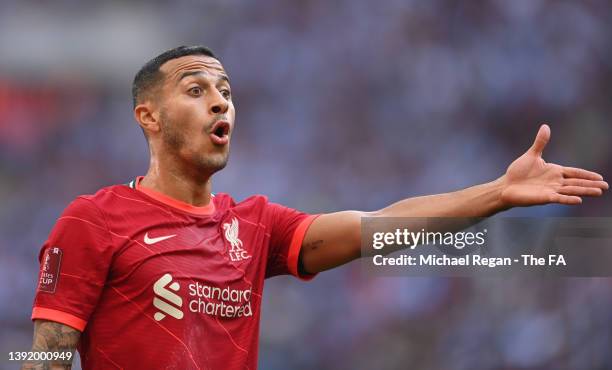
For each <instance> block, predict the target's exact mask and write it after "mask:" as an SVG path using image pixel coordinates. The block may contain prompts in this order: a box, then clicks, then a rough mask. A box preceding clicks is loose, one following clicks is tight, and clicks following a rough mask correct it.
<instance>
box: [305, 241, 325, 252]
mask: <svg viewBox="0 0 612 370" xmlns="http://www.w3.org/2000/svg"><path fill="white" fill-rule="evenodd" d="M321 246H323V240H322V239H320V240H315V241H314V242H310V243H306V245H304V248H307V249H310V250H315V249H317V248H319V247H321Z"/></svg>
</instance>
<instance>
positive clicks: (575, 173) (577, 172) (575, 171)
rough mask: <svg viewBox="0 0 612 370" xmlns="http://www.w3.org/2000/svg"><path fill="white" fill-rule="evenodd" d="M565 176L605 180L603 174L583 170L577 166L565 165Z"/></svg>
mask: <svg viewBox="0 0 612 370" xmlns="http://www.w3.org/2000/svg"><path fill="white" fill-rule="evenodd" d="M563 176H564V177H565V178H572V177H574V178H578V179H586V180H595V181H601V180H603V176H601V175H600V174H598V173H597V172H591V171H587V170H583V169H582V168H575V167H563Z"/></svg>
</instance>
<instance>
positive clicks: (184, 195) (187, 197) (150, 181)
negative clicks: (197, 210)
mask: <svg viewBox="0 0 612 370" xmlns="http://www.w3.org/2000/svg"><path fill="white" fill-rule="evenodd" d="M174 164H175V166H172V165H167V166H166V165H164V164H163V163H162V161H158V160H157V159H156V158H155V157H153V156H152V157H151V161H150V164H149V170H148V171H147V174H146V175H145V177H144V178H143V179H142V181H141V182H140V186H142V187H145V188H149V189H152V190H155V191H157V192H158V193H162V194H164V195H167V196H169V197H171V198H173V199H176V200H179V201H181V202H184V203H187V204H191V205H193V206H195V207H203V206H206V205H208V204H209V203H210V198H211V197H210V193H211V189H212V183H211V176H209V175H206V176H199V177H198V176H194V174H193V173H189V171H181V169H180V168H178V167H176V162H175V163H174Z"/></svg>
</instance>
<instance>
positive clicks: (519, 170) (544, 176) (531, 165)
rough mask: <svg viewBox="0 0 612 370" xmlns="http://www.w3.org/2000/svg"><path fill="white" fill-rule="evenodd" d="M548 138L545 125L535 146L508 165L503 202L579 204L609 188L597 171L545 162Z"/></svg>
mask: <svg viewBox="0 0 612 370" xmlns="http://www.w3.org/2000/svg"><path fill="white" fill-rule="evenodd" d="M549 139H550V128H549V127H548V126H547V125H543V126H542V127H540V131H539V132H538V135H537V136H536V140H535V142H534V144H533V146H532V147H531V148H530V149H529V150H528V151H527V152H526V153H525V154H523V155H522V156H520V157H519V158H518V159H517V160H515V161H514V162H512V164H511V165H510V167H508V170H507V171H506V175H505V176H504V180H505V187H504V190H503V192H502V201H503V202H504V203H506V204H507V205H509V206H530V205H537V204H546V203H561V204H580V203H581V202H582V198H580V197H581V196H599V195H601V194H602V192H603V190H604V189H607V188H608V184H607V183H606V182H605V181H603V178H602V177H601V175H599V174H597V173H594V172H590V171H586V170H583V169H579V168H572V167H563V166H559V165H557V164H552V163H546V162H545V161H544V159H542V151H543V150H544V147H545V146H546V144H547V143H548V140H549Z"/></svg>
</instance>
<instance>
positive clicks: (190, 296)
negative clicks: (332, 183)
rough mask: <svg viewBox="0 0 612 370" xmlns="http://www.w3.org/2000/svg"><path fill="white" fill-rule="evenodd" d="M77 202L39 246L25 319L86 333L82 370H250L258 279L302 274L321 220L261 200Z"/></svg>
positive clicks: (105, 195) (149, 193) (123, 189)
mask: <svg viewBox="0 0 612 370" xmlns="http://www.w3.org/2000/svg"><path fill="white" fill-rule="evenodd" d="M140 179H142V178H138V179H137V180H135V181H132V182H131V183H130V184H129V185H116V186H110V187H107V188H104V189H101V190H100V191H98V192H97V193H96V194H95V195H87V196H80V197H78V198H77V199H76V200H74V201H73V202H72V203H71V204H70V205H69V206H68V207H67V208H66V210H65V211H64V213H63V214H62V216H61V217H60V218H59V219H58V220H57V223H56V225H55V227H54V228H53V230H52V231H51V234H50V236H49V238H48V240H47V241H46V242H45V244H44V245H43V247H42V249H41V253H40V261H41V271H40V281H39V285H38V289H37V292H36V297H35V299H34V308H33V312H32V319H45V320H51V321H56V322H60V323H62V324H65V325H69V326H71V327H73V328H76V329H78V330H80V331H82V335H81V340H80V342H79V346H78V350H79V353H80V355H81V362H82V366H83V369H86V370H89V369H92V370H94V369H104V370H108V369H177V370H179V369H180V370H185V369H211V370H215V369H224V370H228V369H255V368H256V367H257V350H258V335H259V333H258V332H259V317H260V307H261V294H262V292H263V285H264V278H266V277H271V276H274V275H280V274H293V275H295V276H298V277H301V278H303V279H309V278H311V277H312V276H299V274H298V255H299V251H300V247H301V244H302V240H303V238H304V234H305V233H306V230H307V228H308V226H309V225H310V223H311V222H312V221H313V220H314V218H315V217H316V216H313V215H307V214H304V213H301V212H298V211H296V210H293V209H289V208H286V207H283V206H280V205H277V204H274V203H270V202H268V200H267V198H266V197H264V196H261V195H256V196H252V197H250V198H248V199H246V200H244V201H243V202H240V203H235V202H234V200H233V199H232V198H231V197H230V196H228V195H226V194H217V195H215V196H213V197H212V199H211V202H210V203H209V205H208V206H205V207H194V206H192V205H189V204H186V203H183V202H180V201H177V200H175V199H172V198H169V197H167V196H165V195H163V194H160V193H157V192H154V191H153V190H151V189H147V188H141V187H139V185H138V183H139V181H140Z"/></svg>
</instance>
